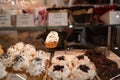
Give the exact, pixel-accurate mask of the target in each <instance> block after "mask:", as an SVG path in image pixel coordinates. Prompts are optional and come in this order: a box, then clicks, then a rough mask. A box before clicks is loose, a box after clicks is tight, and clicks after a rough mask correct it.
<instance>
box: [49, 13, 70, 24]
mask: <svg viewBox="0 0 120 80" xmlns="http://www.w3.org/2000/svg"><path fill="white" fill-rule="evenodd" d="M48 25H49V26H67V25H68V14H67V13H49V14H48Z"/></svg>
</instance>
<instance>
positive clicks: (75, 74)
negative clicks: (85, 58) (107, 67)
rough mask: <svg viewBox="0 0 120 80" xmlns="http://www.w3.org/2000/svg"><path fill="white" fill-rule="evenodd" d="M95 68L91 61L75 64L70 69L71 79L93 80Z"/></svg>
mask: <svg viewBox="0 0 120 80" xmlns="http://www.w3.org/2000/svg"><path fill="white" fill-rule="evenodd" d="M96 75H97V73H96V68H95V66H94V64H93V63H89V64H81V63H80V64H77V65H76V66H75V67H74V68H73V69H72V78H71V79H72V80H94V79H95V78H96Z"/></svg>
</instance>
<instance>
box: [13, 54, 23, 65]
mask: <svg viewBox="0 0 120 80" xmlns="http://www.w3.org/2000/svg"><path fill="white" fill-rule="evenodd" d="M24 60H25V59H24V58H23V57H22V56H21V55H17V56H15V58H14V59H13V61H14V62H15V63H16V62H19V61H20V62H22V61H24Z"/></svg>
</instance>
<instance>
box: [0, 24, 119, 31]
mask: <svg viewBox="0 0 120 80" xmlns="http://www.w3.org/2000/svg"><path fill="white" fill-rule="evenodd" d="M96 26H99V27H100V26H105V27H120V24H77V25H69V26H34V27H0V31H5V30H8V31H13V30H40V29H61V28H73V29H83V28H84V27H96Z"/></svg>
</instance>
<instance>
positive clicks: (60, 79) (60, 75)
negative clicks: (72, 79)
mask: <svg viewBox="0 0 120 80" xmlns="http://www.w3.org/2000/svg"><path fill="white" fill-rule="evenodd" d="M70 74H71V71H70V69H69V68H68V66H67V65H64V64H52V65H51V66H50V68H49V69H48V75H49V77H50V78H51V79H52V80H69V76H70Z"/></svg>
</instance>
